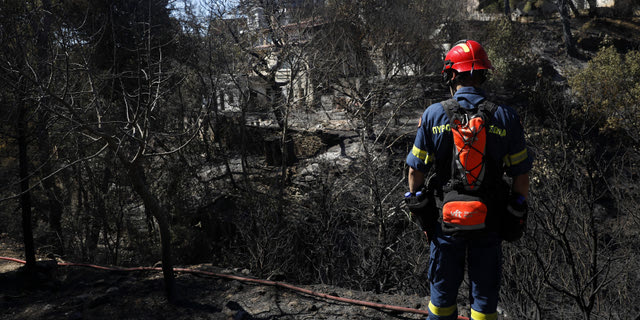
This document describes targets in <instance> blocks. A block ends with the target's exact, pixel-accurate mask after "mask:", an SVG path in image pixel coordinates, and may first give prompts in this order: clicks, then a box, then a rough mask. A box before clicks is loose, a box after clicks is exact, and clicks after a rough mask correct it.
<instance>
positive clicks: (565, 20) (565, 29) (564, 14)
mask: <svg viewBox="0 0 640 320" xmlns="http://www.w3.org/2000/svg"><path fill="white" fill-rule="evenodd" d="M567 1H570V0H558V1H557V6H558V12H559V13H560V18H561V20H562V35H563V38H564V45H565V47H566V48H567V55H569V56H570V57H577V56H578V51H577V50H576V46H575V43H574V41H573V34H572V33H571V23H570V21H569V18H570V17H569V11H568V9H567Z"/></svg>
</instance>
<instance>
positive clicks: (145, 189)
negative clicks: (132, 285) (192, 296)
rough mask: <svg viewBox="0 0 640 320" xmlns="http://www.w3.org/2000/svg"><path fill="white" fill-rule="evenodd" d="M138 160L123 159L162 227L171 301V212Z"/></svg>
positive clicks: (151, 211)
mask: <svg viewBox="0 0 640 320" xmlns="http://www.w3.org/2000/svg"><path fill="white" fill-rule="evenodd" d="M140 161H141V160H139V159H138V160H136V161H134V162H133V163H130V162H126V161H123V162H124V164H125V166H127V169H128V172H129V179H130V183H131V187H133V190H134V191H135V193H136V194H138V195H139V196H140V197H141V198H142V202H143V204H144V207H145V210H147V212H148V213H149V214H151V215H152V216H153V217H154V218H156V221H157V222H158V227H159V229H160V243H161V250H162V274H163V276H164V284H165V290H166V294H167V298H168V299H169V301H170V302H174V301H175V298H176V296H175V276H174V274H173V257H172V254H171V227H170V221H169V213H168V212H167V210H166V209H165V208H164V207H163V206H162V205H160V199H158V198H157V197H156V196H155V195H154V194H153V193H152V192H151V189H150V187H149V184H148V183H147V178H146V174H145V172H144V167H143V166H142V164H141V163H140Z"/></svg>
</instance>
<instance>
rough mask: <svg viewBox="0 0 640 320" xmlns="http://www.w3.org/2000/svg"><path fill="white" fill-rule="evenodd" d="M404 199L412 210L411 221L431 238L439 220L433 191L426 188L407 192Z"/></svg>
mask: <svg viewBox="0 0 640 320" xmlns="http://www.w3.org/2000/svg"><path fill="white" fill-rule="evenodd" d="M404 201H405V203H406V204H407V208H409V211H410V212H411V221H412V222H414V223H416V224H417V225H418V226H419V227H420V228H421V229H422V231H424V232H425V235H426V236H427V240H429V239H430V237H431V235H433V233H434V232H435V226H436V223H437V220H438V216H437V213H438V212H437V208H436V206H435V199H434V197H433V193H432V192H429V191H427V190H426V189H424V188H423V189H422V190H421V191H418V192H416V193H411V192H407V193H405V195H404Z"/></svg>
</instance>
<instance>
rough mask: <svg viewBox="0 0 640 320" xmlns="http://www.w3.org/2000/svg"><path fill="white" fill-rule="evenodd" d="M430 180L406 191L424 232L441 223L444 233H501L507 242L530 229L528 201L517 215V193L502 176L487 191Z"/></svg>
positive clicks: (408, 203) (409, 203)
mask: <svg viewBox="0 0 640 320" xmlns="http://www.w3.org/2000/svg"><path fill="white" fill-rule="evenodd" d="M435 180H436V179H433V177H432V178H431V179H429V181H428V182H427V185H426V187H424V188H422V190H421V191H419V192H417V193H416V194H411V193H407V194H405V203H406V204H407V207H408V208H409V210H410V211H411V219H412V221H414V222H415V223H416V224H418V225H419V226H420V227H421V228H422V230H423V231H425V232H427V233H428V234H430V235H431V234H433V232H434V230H435V227H436V226H437V225H438V224H440V226H441V229H442V233H443V234H445V235H455V236H463V237H477V236H485V235H486V234H487V233H489V232H497V233H499V234H500V236H501V237H502V239H504V240H506V241H515V240H518V239H520V237H522V235H523V233H524V230H525V229H526V220H527V208H526V203H525V204H521V205H520V208H518V209H519V210H517V211H518V212H519V213H518V212H516V213H517V214H514V210H513V207H514V206H515V205H514V204H513V202H514V199H515V198H514V196H516V195H514V194H511V192H510V187H509V184H508V183H507V182H506V181H504V180H502V179H500V180H499V182H498V183H496V184H494V185H493V186H492V187H491V188H487V189H485V190H484V191H480V190H478V191H476V192H469V191H465V190H460V189H459V188H455V187H451V186H450V185H447V186H445V187H437V183H434V181H435Z"/></svg>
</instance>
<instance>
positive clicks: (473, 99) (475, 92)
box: [453, 87, 486, 106]
mask: <svg viewBox="0 0 640 320" xmlns="http://www.w3.org/2000/svg"><path fill="white" fill-rule="evenodd" d="M453 97H454V98H455V99H456V100H458V102H460V101H461V100H466V101H468V102H469V103H471V104H472V105H474V106H477V105H478V104H480V102H482V100H484V99H486V98H485V93H484V91H483V90H482V89H480V88H476V87H462V88H460V89H458V91H456V93H455V94H454V95H453Z"/></svg>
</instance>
